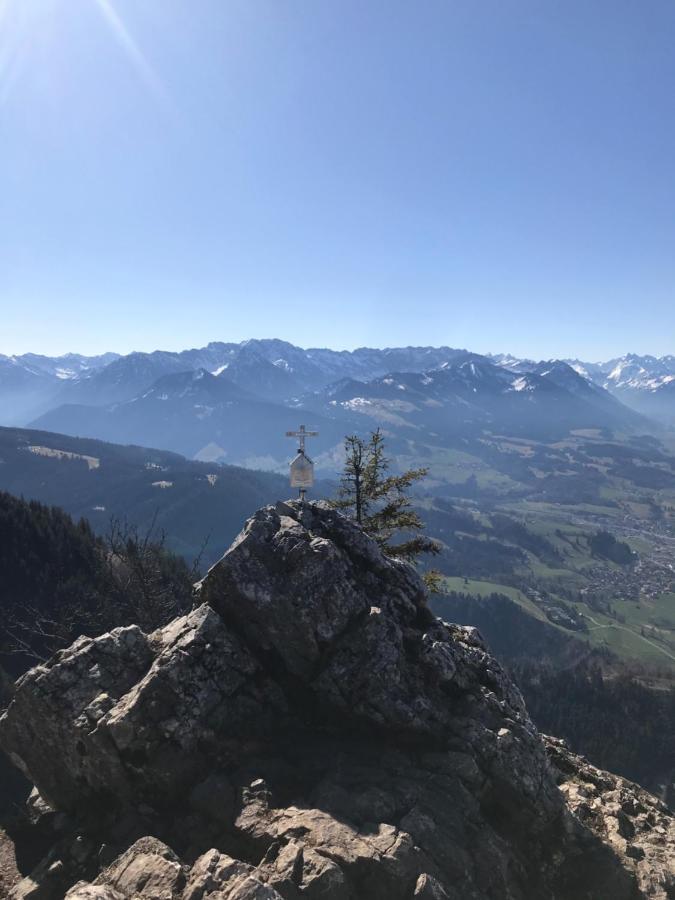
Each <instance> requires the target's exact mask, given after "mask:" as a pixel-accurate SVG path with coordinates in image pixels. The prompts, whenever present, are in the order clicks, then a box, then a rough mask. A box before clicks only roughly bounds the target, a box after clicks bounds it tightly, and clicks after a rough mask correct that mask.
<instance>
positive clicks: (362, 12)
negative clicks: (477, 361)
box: [0, 0, 675, 359]
mask: <svg viewBox="0 0 675 900" xmlns="http://www.w3.org/2000/svg"><path fill="white" fill-rule="evenodd" d="M674 46H675V4H673V3H672V2H671V0H649V2H645V3H635V2H634V0H611V2H609V0H592V2H590V3H589V2H588V0H518V2H515V0H514V2H512V0H466V2H456V0H443V2H440V0H439V2H436V0H419V2H410V0H407V2H400V0H386V2H385V0H382V2H380V0H190V2H188V0H0V352H4V353H14V352H24V351H27V350H33V351H37V352H45V353H50V354H51V353H59V352H65V351H67V350H78V351H80V352H92V353H93V352H100V351H103V350H108V349H111V350H112V349H114V350H118V351H121V352H127V351H130V350H132V349H140V350H151V349H155V348H158V347H161V348H167V349H179V348H182V347H186V346H198V345H202V344H204V343H206V342H207V341H209V340H241V339H244V338H247V337H271V336H275V337H283V338H287V339H289V340H293V341H295V342H296V343H299V344H302V345H305V346H308V345H323V346H332V347H338V348H341V347H346V348H350V347H355V346H360V345H366V344H368V345H375V346H384V345H398V344H409V343H412V344H441V343H445V344H450V345H452V346H466V347H469V348H471V349H473V350H476V351H480V352H486V351H491V350H492V351H498V350H509V351H511V352H514V353H517V354H523V355H530V356H537V357H550V356H569V355H579V356H581V357H585V358H590V359H597V358H604V357H609V356H613V355H617V354H620V353H623V352H625V351H628V350H632V351H637V352H653V353H656V354H663V353H668V352H675V89H674V86H675V53H673V47H674Z"/></svg>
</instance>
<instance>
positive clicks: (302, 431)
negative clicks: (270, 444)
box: [286, 425, 319, 454]
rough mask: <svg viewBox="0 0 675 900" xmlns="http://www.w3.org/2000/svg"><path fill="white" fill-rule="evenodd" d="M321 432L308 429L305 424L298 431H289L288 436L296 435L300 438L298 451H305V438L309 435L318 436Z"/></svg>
mask: <svg viewBox="0 0 675 900" xmlns="http://www.w3.org/2000/svg"><path fill="white" fill-rule="evenodd" d="M318 434H319V432H318V431H307V429H306V428H305V426H304V425H301V426H300V428H299V430H298V431H287V432H286V437H296V438H298V439H299V440H298V444H299V447H298V452H299V453H303V454H304V452H305V438H308V437H316V436H317V435H318Z"/></svg>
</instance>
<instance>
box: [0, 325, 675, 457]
mask: <svg viewBox="0 0 675 900" xmlns="http://www.w3.org/2000/svg"><path fill="white" fill-rule="evenodd" d="M195 373H201V374H200V375H199V378H200V379H201V383H199V384H197V381H196V380H195ZM164 379H168V380H167V381H164ZM186 391H187V393H186ZM160 397H161V398H163V399H162V400H160ZM160 404H161V405H160ZM289 409H290V410H293V409H295V410H297V411H304V414H305V415H306V416H314V417H315V418H316V420H317V422H316V423H315V424H316V425H317V427H318V426H320V427H319V428H318V430H321V431H322V438H321V440H320V441H319V442H318V443H317V444H316V445H315V448H316V449H317V451H318V452H319V453H329V452H332V448H334V446H335V443H336V441H338V440H339V436H340V435H341V434H342V435H344V433H345V429H348V430H358V429H359V428H363V427H364V426H368V425H372V424H373V423H374V422H378V423H381V424H383V425H387V426H388V427H391V428H393V429H401V430H403V431H405V430H411V429H414V430H417V431H419V430H420V429H421V430H423V431H433V432H434V433H437V434H439V435H440V434H443V433H444V432H447V431H448V429H451V430H452V431H453V433H457V431H458V429H459V430H461V429H462V428H464V429H466V428H468V429H470V430H472V431H475V430H476V429H480V428H492V429H494V428H497V429H500V428H502V429H503V428H507V430H512V429H514V430H515V433H524V434H527V433H533V434H539V433H541V432H542V431H546V432H551V430H552V429H554V430H555V429H557V430H558V431H560V430H561V429H562V430H563V431H564V430H565V429H574V428H577V429H578V428H615V429H635V428H642V429H643V430H648V429H649V427H650V425H649V422H648V421H647V419H643V418H641V416H646V417H649V418H650V419H651V420H653V421H652V425H653V426H654V427H656V425H657V423H660V424H666V425H668V424H675V357H662V358H660V359H658V358H656V357H638V356H634V355H628V356H626V357H623V358H621V359H616V360H610V361H608V362H607V363H584V362H581V361H579V360H549V361H541V362H537V361H533V360H526V359H518V358H517V357H514V356H512V355H509V354H501V355H492V356H484V355H481V354H476V353H472V352H470V351H468V350H464V349H458V348H452V347H447V346H443V347H394V348H385V349H374V348H366V347H364V348H359V349H357V350H353V351H346V350H345V351H337V350H329V349H325V348H310V349H306V350H305V349H303V348H300V347H297V346H295V345H293V344H290V343H288V342H287V341H281V340H276V339H269V340H267V339H266V340H249V341H243V342H241V343H225V342H212V343H210V344H208V345H207V346H206V347H202V348H194V349H190V350H184V351H181V352H178V353H174V352H168V351H162V350H157V351H154V352H152V353H130V354H128V355H126V356H118V355H116V354H104V355H103V356H99V357H84V356H79V355H77V354H69V355H67V356H63V357H58V358H54V359H51V358H48V357H40V356H36V355H34V354H24V355H23V356H17V357H0V424H5V425H30V426H31V427H36V428H41V429H48V430H53V431H59V432H65V433H69V434H73V435H80V436H87V437H93V438H100V439H105V440H110V441H122V442H126V441H128V442H132V443H137V444H145V445H150V446H161V447H165V448H166V449H169V450H175V451H177V452H180V453H184V454H186V455H188V456H195V457H197V458H200V459H204V458H208V459H216V458H218V459H221V460H227V461H233V462H237V463H240V464H244V465H252V466H258V467H265V468H274V467H276V465H278V462H279V460H280V458H282V457H283V455H284V454H283V451H281V449H280V448H281V446H282V445H283V441H281V437H283V433H284V431H285V430H286V427H290V425H292V424H293V421H292V419H294V415H293V414H292V413H289ZM636 413H637V414H638V415H636Z"/></svg>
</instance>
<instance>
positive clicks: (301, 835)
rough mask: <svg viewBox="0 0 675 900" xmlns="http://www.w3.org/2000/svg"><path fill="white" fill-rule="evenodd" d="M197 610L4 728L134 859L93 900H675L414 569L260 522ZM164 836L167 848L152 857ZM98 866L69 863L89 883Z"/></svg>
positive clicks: (70, 807)
mask: <svg viewBox="0 0 675 900" xmlns="http://www.w3.org/2000/svg"><path fill="white" fill-rule="evenodd" d="M198 603H199V605H198V606H197V608H195V609H194V610H193V611H192V612H190V613H189V614H188V615H186V616H183V617H181V618H179V619H176V620H174V621H173V622H172V623H170V624H169V625H168V626H166V627H165V628H163V629H160V630H159V631H157V632H155V633H153V634H151V635H144V634H143V633H142V632H140V631H139V630H138V629H137V628H131V629H118V630H116V631H114V632H111V633H110V634H108V635H103V636H102V637H100V638H97V639H94V640H91V639H81V640H79V641H77V642H76V643H75V644H73V646H72V647H70V648H68V649H67V650H64V651H61V653H59V654H57V655H56V656H55V657H54V658H53V659H52V660H50V661H49V663H47V664H45V665H43V666H39V667H38V668H36V669H34V670H32V671H31V672H29V673H28V674H27V675H26V676H24V678H23V679H22V680H21V681H20V682H19V683H18V685H17V689H16V693H15V697H14V699H13V701H12V703H11V705H10V707H9V708H8V710H7V712H6V714H5V715H4V716H3V718H2V719H1V720H0V743H2V746H3V747H4V748H5V749H7V750H8V752H10V753H11V754H12V757H13V758H14V759H15V761H17V762H18V763H19V764H20V765H21V766H22V768H23V769H24V771H26V772H27V773H28V774H29V775H30V777H31V778H32V780H33V781H34V783H35V784H36V785H37V788H38V790H39V791H40V794H41V795H42V796H43V797H44V798H45V800H46V801H47V802H48V803H49V804H50V805H52V806H53V807H55V808H56V809H58V810H67V811H68V812H69V813H70V814H71V818H72V821H73V822H76V823H79V824H78V828H79V831H78V832H77V834H82V835H85V836H88V837H87V839H89V838H91V841H92V842H93V843H92V846H94V844H95V845H96V846H98V847H100V846H101V845H102V844H106V845H112V846H118V847H120V848H124V847H130V849H129V850H128V851H126V853H124V854H122V855H121V856H120V857H119V858H118V859H116V860H115V861H114V862H113V863H112V865H110V866H109V867H108V868H107V869H105V870H104V871H103V872H102V873H101V874H100V875H99V876H98V877H96V878H95V879H94V878H91V877H90V878H88V881H89V882H92V881H93V882H94V887H95V888H97V889H98V888H101V889H105V890H111V891H116V892H117V893H118V894H120V895H121V896H122V897H124V898H125V900H131V898H137V897H143V898H144V900H145V898H146V897H147V898H148V900H149V898H150V897H157V898H160V897H161V898H162V900H164V898H167V900H168V898H171V900H178V898H180V900H244V898H255V900H261V898H264V900H271V898H275V900H276V898H279V897H281V898H283V900H302V898H305V900H320V898H321V900H411V898H413V897H421V898H430V900H443V898H446V897H447V898H448V900H459V898H462V900H493V898H494V900H496V898H509V900H526V898H536V900H634V898H635V897H636V896H640V895H641V896H645V897H648V896H653V897H658V896H661V895H660V894H659V893H658V891H659V890H667V889H668V888H667V880H666V868H665V867H664V865H662V862H663V860H662V861H659V859H658V858H657V856H656V855H655V854H652V856H649V855H648V853H647V848H646V846H645V845H644V842H643V841H641V840H638V839H637V838H636V834H637V833H638V832H639V828H637V826H636V823H635V821H634V819H635V816H634V814H633V813H632V812H631V810H630V809H626V810H624V809H623V807H622V806H621V802H619V801H617V803H618V808H617V814H616V817H615V821H616V830H615V832H612V833H611V835H610V833H609V831H608V830H607V829H605V832H602V830H601V829H598V828H595V829H594V828H593V827H592V826H591V825H589V824H587V822H586V820H585V818H584V814H583V811H582V809H581V804H580V803H579V804H576V801H575V799H574V797H575V796H576V795H573V791H572V789H571V787H567V788H565V784H563V788H564V792H561V791H560V790H559V789H558V787H557V785H556V778H557V777H559V778H560V779H561V780H564V779H562V776H559V775H558V774H556V777H554V774H553V773H554V772H556V773H559V771H560V769H559V767H558V768H556V769H554V770H552V768H551V765H550V763H549V761H548V759H547V754H546V750H545V747H544V744H543V742H542V740H541V738H540V736H539V735H538V734H537V732H536V730H535V728H534V726H533V725H532V722H531V721H530V719H529V717H528V715H527V712H526V710H525V708H524V705H523V701H522V698H521V696H520V694H519V692H518V691H517V689H516V688H515V687H514V685H513V684H512V682H511V681H510V679H509V678H508V676H507V675H506V674H505V673H504V671H503V670H502V669H501V668H500V666H499V665H498V664H497V663H496V662H495V660H494V659H493V658H492V657H491V656H490V654H489V653H488V651H487V650H486V648H485V646H484V644H483V642H482V640H481V638H480V636H479V635H478V633H477V632H476V631H475V629H472V628H466V627H461V626H457V625H447V624H445V623H443V622H441V621H439V620H437V619H435V618H434V617H433V616H432V615H431V613H430V612H429V610H428V608H427V606H426V600H425V593H424V587H423V584H422V582H421V581H420V579H419V577H418V575H417V574H416V572H415V571H414V569H412V568H411V567H410V566H408V565H406V564H405V563H402V562H400V561H395V560H391V559H388V558H386V557H385V556H383V554H382V553H381V551H380V550H379V548H378V547H377V545H376V544H375V543H374V542H372V541H371V540H370V539H368V538H367V537H366V536H365V535H364V534H363V533H362V532H361V531H360V529H358V528H357V527H356V526H354V525H353V524H352V523H350V522H349V521H347V520H346V519H345V518H343V517H342V516H341V515H340V514H339V513H337V512H335V511H333V510H330V509H327V508H325V507H323V506H321V505H320V504H300V503H297V502H289V503H279V504H277V505H276V506H274V507H267V508H265V509H263V510H260V511H259V512H258V513H256V515H255V516H254V517H253V518H252V519H251V520H250V521H249V522H248V523H247V524H246V527H245V528H244V530H243V532H242V533H241V535H240V536H239V537H238V538H237V540H236V541H235V543H234V544H233V546H232V547H231V548H230V550H229V551H228V552H227V553H226V554H225V556H224V557H223V559H222V560H221V561H220V562H219V563H217V564H216V565H215V566H214V567H213V568H212V569H211V571H210V572H209V573H208V575H207V576H206V578H205V579H204V580H203V582H202V583H201V585H200V586H199V588H198ZM46 746H48V747H49V753H45V752H44V747H46ZM570 765H571V763H570ZM574 771H577V769H574ZM608 777H609V776H608ZM572 780H573V779H572ZM568 782H570V779H567V781H566V782H565V783H568ZM565 793H566V794H567V796H568V798H570V799H569V802H570V806H571V807H572V809H573V810H575V812H576V816H573V815H572V814H571V813H570V811H569V809H568V806H567V805H566V802H565V796H564V794H565ZM631 809H632V807H631ZM662 815H664V816H665V813H663V814H662ZM638 824H639V823H638ZM659 827H661V825H660V824H659V823H658V822H657V823H656V824H655V825H654V826H653V830H654V831H655V832H656V833H657V834H658V831H656V829H657V828H659ZM149 833H154V834H156V835H157V838H159V839H161V841H163V842H166V843H160V842H159V841H157V840H155V839H150V838H144V839H143V841H140V842H139V841H137V840H136V839H137V838H139V837H140V836H141V835H144V834H146V835H147V834H149ZM134 842H135V843H134ZM621 842H623V843H621ZM130 845H131V846H130ZM167 845H168V846H167ZM69 846H71V847H72V844H71V845H69ZM168 847H171V848H172V850H169V849H168ZM173 851H175V852H176V853H177V854H179V856H175V855H174V854H173ZM667 852H669V851H667ZM667 852H666V854H665V855H666V856H667ZM101 853H102V851H101ZM640 853H644V857H642V858H641V859H638V856H639V854H640ZM99 856H101V854H99ZM91 859H92V857H91V855H87V854H84V856H83V861H80V862H79V863H78V861H77V859H75V858H74V856H73V853H72V850H71V851H69V854H66V855H65V856H64V860H65V865H66V867H67V869H68V872H69V873H70V876H71V880H70V882H69V883H70V884H72V883H73V882H74V881H75V880H77V879H78V878H81V877H82V876H81V874H80V873H81V871H82V869H83V867H86V866H91V865H92V862H91ZM651 859H653V860H654V863H653V864H652V863H651V862H650V860H651ZM189 861H192V866H191V867H189V866H188V862H189ZM641 867H642V868H641ZM638 884H639V885H640V888H639V890H640V891H641V894H640V893H636V891H638ZM86 889H88V888H87V886H86V885H79V886H78V887H77V890H78V891H83V890H86ZM144 891H151V893H143V892H144ZM152 891H155V893H154V894H153V893H152ZM162 891H163V892H164V893H162ZM74 896H76V897H77V896H78V895H77V894H75V895H74ZM82 896H83V897H86V896H87V895H86V894H85V895H82ZM103 896H105V895H103ZM110 896H111V897H112V896H114V895H113V894H111V895H110ZM664 896H665V895H664Z"/></svg>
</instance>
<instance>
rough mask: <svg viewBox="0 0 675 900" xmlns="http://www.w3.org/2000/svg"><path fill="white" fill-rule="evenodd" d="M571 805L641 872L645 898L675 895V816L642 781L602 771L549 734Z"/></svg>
mask: <svg viewBox="0 0 675 900" xmlns="http://www.w3.org/2000/svg"><path fill="white" fill-rule="evenodd" d="M545 743H546V747H547V750H548V753H549V757H550V759H551V761H552V763H553V765H554V767H555V771H556V773H557V776H558V783H559V785H560V789H561V790H562V792H563V794H564V796H565V799H566V801H567V805H568V806H569V808H570V809H571V810H572V812H573V813H574V814H575V815H576V816H577V818H579V819H580V820H581V821H582V822H583V823H584V825H586V826H587V827H588V828H590V829H592V831H593V832H595V834H597V835H598V836H599V837H600V838H601V839H602V840H603V841H604V842H606V843H607V844H609V846H610V847H612V848H613V849H614V851H615V852H616V854H617V856H618V857H619V858H620V859H621V860H622V864H623V865H624V866H625V867H626V868H628V869H631V870H633V871H634V872H635V875H636V878H637V883H638V885H639V888H640V890H641V891H642V893H643V895H644V896H647V897H653V898H657V900H667V898H672V897H675V819H673V815H672V813H671V812H670V810H669V809H668V807H667V806H666V805H665V804H664V803H662V802H661V801H660V800H658V799H657V798H656V797H654V796H652V794H650V793H648V792H647V791H645V790H643V788H641V787H640V786H639V785H637V784H634V783H633V782H632V781H628V780H627V779H625V778H620V777H619V776H617V775H611V774H610V773H609V772H604V771H602V770H601V769H596V767H595V766H592V765H591V764H590V763H589V762H588V761H587V760H585V759H584V758H583V757H581V756H577V755H576V754H574V753H572V752H571V751H570V750H569V749H568V747H567V746H566V744H565V742H564V741H561V740H560V739H559V738H552V737H548V736H546V737H545Z"/></svg>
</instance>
